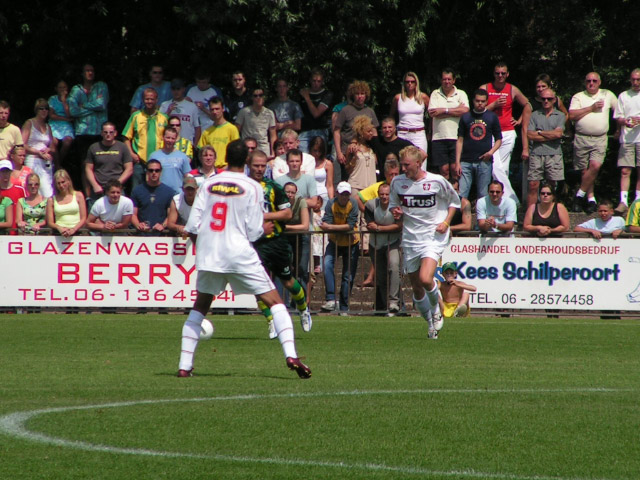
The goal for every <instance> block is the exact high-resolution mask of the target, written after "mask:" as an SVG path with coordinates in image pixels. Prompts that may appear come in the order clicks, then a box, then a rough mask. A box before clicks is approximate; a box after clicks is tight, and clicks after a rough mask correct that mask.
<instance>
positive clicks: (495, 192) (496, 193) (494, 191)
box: [489, 190, 502, 195]
mask: <svg viewBox="0 0 640 480" xmlns="http://www.w3.org/2000/svg"><path fill="white" fill-rule="evenodd" d="M489 193H493V194H495V195H500V194H501V193H502V190H489Z"/></svg>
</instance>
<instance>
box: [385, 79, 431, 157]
mask: <svg viewBox="0 0 640 480" xmlns="http://www.w3.org/2000/svg"><path fill="white" fill-rule="evenodd" d="M428 107H429V95H427V94H426V93H423V92H421V91H420V80H419V79H418V75H416V74H415V73H414V72H407V73H405V74H404V78H403V79H402V91H401V92H400V93H399V94H397V95H396V96H395V97H393V102H392V103H391V112H390V114H389V116H391V117H393V118H396V115H397V117H398V126H397V131H398V137H400V138H402V139H404V140H407V141H409V142H411V143H412V144H413V145H415V146H416V147H418V148H419V149H421V150H422V151H423V152H426V151H427V135H426V131H425V124H424V113H425V111H426V110H427V108H428Z"/></svg>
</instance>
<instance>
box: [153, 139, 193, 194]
mask: <svg viewBox="0 0 640 480" xmlns="http://www.w3.org/2000/svg"><path fill="white" fill-rule="evenodd" d="M162 141H163V146H162V148H161V149H160V150H156V151H155V152H153V153H152V154H151V155H150V156H149V158H150V159H151V160H157V161H159V162H160V165H162V176H161V177H160V181H161V182H162V183H164V184H165V185H166V186H168V187H171V188H172V189H173V190H174V192H175V193H174V194H175V195H177V194H179V193H180V192H181V189H182V179H183V178H184V176H185V175H186V174H187V173H189V172H190V171H191V164H190V162H189V157H187V155H186V154H184V153H183V152H181V151H180V150H176V149H175V145H176V142H177V141H178V131H177V130H176V129H175V128H172V127H167V128H165V129H164V133H163V134H162Z"/></svg>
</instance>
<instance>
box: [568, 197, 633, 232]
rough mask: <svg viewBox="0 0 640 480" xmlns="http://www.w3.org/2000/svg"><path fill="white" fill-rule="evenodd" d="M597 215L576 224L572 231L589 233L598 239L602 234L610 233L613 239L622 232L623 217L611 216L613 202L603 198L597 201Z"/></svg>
mask: <svg viewBox="0 0 640 480" xmlns="http://www.w3.org/2000/svg"><path fill="white" fill-rule="evenodd" d="M597 213H598V217H600V218H592V219H591V220H587V221H586V222H584V223H581V224H580V225H578V226H576V227H575V228H574V229H573V231H574V232H584V233H590V234H591V235H592V236H593V238H596V239H599V238H602V236H603V235H611V236H612V237H613V238H614V239H615V238H618V236H620V234H621V233H622V232H624V219H623V218H622V217H614V216H613V213H614V211H613V203H611V202H610V201H609V200H604V201H601V202H600V203H598V210H597Z"/></svg>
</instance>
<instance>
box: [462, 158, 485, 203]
mask: <svg viewBox="0 0 640 480" xmlns="http://www.w3.org/2000/svg"><path fill="white" fill-rule="evenodd" d="M460 166H461V167H462V175H461V176H460V197H464V198H469V194H470V193H471V185H472V184H473V177H475V178H476V192H477V198H478V199H480V198H482V197H484V196H485V195H486V194H487V189H488V188H489V183H491V172H492V170H493V164H492V163H491V162H485V161H482V160H481V161H479V162H460Z"/></svg>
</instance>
